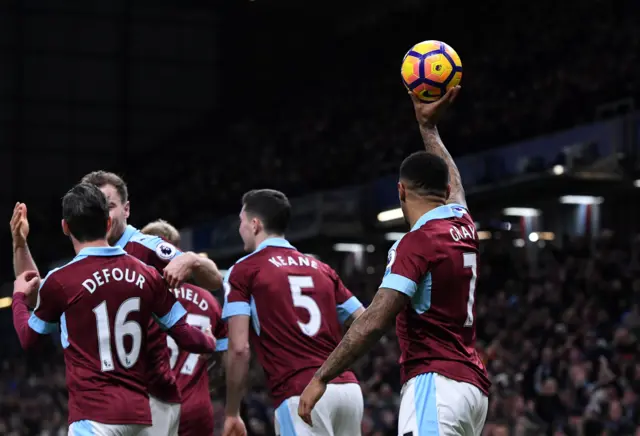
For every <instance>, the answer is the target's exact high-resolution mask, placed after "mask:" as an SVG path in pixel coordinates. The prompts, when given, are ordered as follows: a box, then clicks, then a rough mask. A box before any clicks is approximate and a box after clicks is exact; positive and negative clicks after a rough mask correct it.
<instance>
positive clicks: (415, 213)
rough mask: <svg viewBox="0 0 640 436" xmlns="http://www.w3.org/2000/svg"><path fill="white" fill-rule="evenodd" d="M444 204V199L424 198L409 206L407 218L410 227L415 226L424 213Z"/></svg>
mask: <svg viewBox="0 0 640 436" xmlns="http://www.w3.org/2000/svg"><path fill="white" fill-rule="evenodd" d="M444 205H445V203H444V202H443V201H442V200H423V201H420V202H416V203H415V204H413V205H411V207H408V208H407V209H408V213H407V215H408V216H407V219H408V221H409V228H413V226H415V225H416V222H417V221H418V220H419V219H420V218H422V216H423V215H424V214H426V213H429V212H431V211H432V210H433V209H435V208H437V207H440V206H444Z"/></svg>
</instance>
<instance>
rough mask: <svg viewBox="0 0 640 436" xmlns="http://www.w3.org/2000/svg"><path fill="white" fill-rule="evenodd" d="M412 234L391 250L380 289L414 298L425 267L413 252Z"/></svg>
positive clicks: (398, 242)
mask: <svg viewBox="0 0 640 436" xmlns="http://www.w3.org/2000/svg"><path fill="white" fill-rule="evenodd" d="M411 237H412V236H411V233H408V234H407V235H405V236H404V237H403V238H402V239H400V240H399V241H397V242H396V243H395V244H393V246H392V247H391V249H390V250H389V255H388V257H387V267H386V269H385V272H384V278H383V279H382V283H381V284H380V288H387V289H393V290H395V291H398V292H401V293H403V294H405V295H407V296H408V297H410V298H413V296H414V295H415V293H416V291H417V290H418V283H419V282H420V280H421V278H422V276H423V275H424V273H423V270H424V268H425V266H423V265H421V263H422V262H421V259H420V257H419V256H417V255H416V254H415V253H414V252H413V251H414V250H412V240H411Z"/></svg>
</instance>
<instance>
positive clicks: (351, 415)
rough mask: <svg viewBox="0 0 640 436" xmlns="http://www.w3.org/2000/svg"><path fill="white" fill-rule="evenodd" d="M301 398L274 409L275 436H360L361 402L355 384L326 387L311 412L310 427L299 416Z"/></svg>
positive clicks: (288, 400)
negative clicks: (311, 422)
mask: <svg viewBox="0 0 640 436" xmlns="http://www.w3.org/2000/svg"><path fill="white" fill-rule="evenodd" d="M299 402H300V397H299V396H298V397H291V398H288V399H286V400H285V401H283V402H282V404H280V406H278V408H277V409H276V419H275V427H276V435H278V436H360V434H361V432H362V413H363V409H364V400H363V399H362V390H361V389H360V385H359V384H357V383H346V384H329V385H328V386H327V391H326V392H325V393H324V396H323V397H322V398H321V399H320V401H318V404H316V407H315V408H314V409H313V411H312V412H311V420H312V421H313V427H309V426H308V425H307V424H306V423H305V422H304V421H303V420H302V418H300V416H298V403H299Z"/></svg>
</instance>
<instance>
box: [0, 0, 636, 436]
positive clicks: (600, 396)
mask: <svg viewBox="0 0 640 436" xmlns="http://www.w3.org/2000/svg"><path fill="white" fill-rule="evenodd" d="M258 3H259V2H258ZM408 3H411V2H409V1H405V2H398V4H403V5H406V4H408ZM419 3H420V4H419ZM422 3H425V4H424V5H422ZM426 3H428V2H415V4H414V8H417V9H420V8H427V5H426ZM461 7H463V8H464V14H462V13H460V14H458V13H457V12H456V11H458V12H460V11H459V10H458V9H456V8H461ZM451 8H453V10H454V12H452V11H451V10H450V9H449V8H444V9H446V10H433V11H429V14H428V15H429V17H430V19H429V26H430V27H431V26H433V29H427V30H428V31H429V32H427V33H428V34H425V30H424V29H421V31H420V32H417V33H414V34H413V36H411V38H414V37H415V41H413V40H412V41H409V44H408V45H410V44H411V43H412V42H417V41H419V40H420V38H422V39H426V37H433V38H438V39H443V40H445V41H447V42H449V43H450V44H451V45H452V46H453V47H454V48H455V49H456V50H457V51H458V52H459V54H460V55H461V57H462V61H463V64H464V69H465V70H464V71H465V76H464V77H463V81H462V84H463V87H464V90H463V93H461V97H460V100H459V101H458V102H456V110H455V114H454V117H452V118H450V119H446V120H444V121H443V123H442V127H441V132H442V135H443V138H444V140H445V143H446V144H447V145H448V146H449V147H450V149H451V150H452V152H453V154H454V155H461V154H465V153H470V152H473V151H478V150H482V149H488V148H493V147H496V146H499V145H504V144H506V143H509V142H512V141H516V140H518V139H522V138H527V137H531V136H535V135H539V134H543V133H547V132H549V131H552V130H555V129H559V128H565V127H571V126H573V125H575V124H578V123H583V122H588V121H592V120H593V119H594V118H595V117H596V116H597V108H598V106H599V105H602V104H606V103H610V102H613V101H617V100H619V99H624V98H627V97H632V98H638V97H639V96H640V95H639V93H640V89H639V78H640V70H639V69H640V59H638V56H639V53H640V27H639V26H637V23H638V20H639V18H640V17H639V16H638V14H640V12H639V11H640V9H638V8H637V7H635V8H634V3H633V2H632V1H631V0H621V1H618V2H609V1H604V0H591V1H586V2H557V1H550V0H542V1H541V2H511V3H507V2H502V1H499V0H489V1H485V2H476V3H467V4H464V5H462V6H460V5H451ZM594 11H597V13H594ZM392 12H393V11H392ZM422 12H423V13H422V14H420V13H412V12H407V11H395V12H394V13H389V14H388V16H386V17H385V18H384V21H376V25H379V26H390V27H391V28H398V29H400V28H408V27H412V26H414V25H415V27H416V28H421V27H423V26H424V20H422V18H420V17H422V16H424V13H426V12H425V11H424V10H423V11H422ZM468 17H472V18H468ZM249 18H250V17H248V18H247V19H248V20H249ZM274 19H275V18H274ZM281 19H282V20H284V19H285V18H284V17H281ZM421 20H422V21H421ZM263 21H264V23H262V25H265V26H266V25H267V24H269V26H271V27H270V28H269V29H270V30H268V31H267V32H266V33H265V32H261V31H259V28H258V27H257V26H259V25H260V23H259V21H258V20H256V21H255V23H254V22H252V23H251V24H250V25H249V24H248V25H247V26H246V27H247V28H254V30H255V32H251V33H255V34H256V35H261V37H265V38H267V37H269V38H275V37H274V36H272V35H271V34H270V33H273V34H275V33H277V31H278V29H277V26H276V25H275V24H274V21H270V20H263ZM442 23H445V24H446V26H445V27H443V24H442ZM523 23H526V25H524V24H523ZM292 25H293V24H292ZM438 26H440V27H438ZM325 30H326V28H325ZM432 30H436V31H434V33H431V31H432ZM357 32H358V37H357V38H355V37H353V36H350V35H348V34H342V35H341V36H340V38H341V39H340V41H336V43H335V44H331V54H330V56H331V57H329V54H327V53H324V54H323V53H318V55H317V56H299V58H300V59H299V62H301V63H305V65H309V68H308V71H309V75H308V76H305V77H297V78H296V77H290V76H287V75H286V74H285V71H284V69H283V70H282V71H279V70H277V66H274V67H273V68H274V69H275V70H274V71H275V72H272V73H271V74H269V73H267V72H265V73H264V74H258V75H249V76H248V77H249V78H250V79H251V81H252V82H253V83H254V86H253V87H251V92H252V93H256V94H259V93H260V92H261V91H260V90H263V91H264V94H263V95H260V98H256V99H252V100H250V101H247V100H243V101H242V102H241V106H242V108H241V109H242V113H241V116H237V117H236V116H235V114H236V112H234V117H233V119H232V120H230V121H229V122H228V123H226V125H225V126H224V128H220V129H218V128H215V129H212V128H209V127H208V126H209V124H210V123H211V120H210V119H209V118H203V121H202V127H201V128H197V127H196V128H189V129H188V130H187V131H184V132H177V133H176V136H175V137H173V138H168V139H167V142H166V144H165V145H164V146H162V147H160V146H159V147H158V148H157V150H156V151H157V152H156V153H154V154H155V157H154V156H146V159H148V162H149V165H145V166H143V167H141V168H135V172H133V171H130V172H128V173H127V174H126V176H127V179H128V181H129V183H130V185H131V193H132V202H133V206H134V210H135V212H134V216H135V217H136V222H134V223H135V224H141V223H144V222H146V221H149V220H152V219H157V218H158V217H162V218H164V219H167V220H169V221H171V222H173V223H174V224H176V225H178V226H183V225H185V226H186V225H192V224H194V223H197V222H199V221H203V220H207V219H211V217H212V216H215V215H218V214H222V213H229V212H235V211H236V209H237V208H238V206H239V200H240V197H241V194H242V193H243V192H244V191H246V190H247V189H249V188H255V187H263V186H268V187H272V188H276V189H282V190H284V191H285V192H287V194H288V195H290V196H295V195H296V194H302V193H306V192H309V191H310V190H316V189H329V188H334V187H341V186H346V185H349V184H352V183H360V182H363V181H366V180H371V179H372V178H374V177H377V176H379V175H382V174H387V173H389V172H394V171H396V169H397V167H398V164H399V162H400V161H401V160H402V158H403V157H405V156H406V155H407V154H408V153H409V152H411V151H414V150H416V149H419V147H420V145H419V136H418V132H417V128H416V126H415V121H414V119H413V116H412V111H411V108H410V103H409V100H408V98H406V97H405V96H404V95H403V90H402V88H401V86H402V85H401V84H400V79H399V74H398V73H399V63H400V60H401V54H402V53H399V52H398V50H400V52H402V50H406V49H408V48H409V47H408V46H407V38H408V35H407V32H398V38H401V40H400V41H392V40H385V41H384V42H383V41H380V40H379V39H380V37H378V36H376V33H380V32H378V28H375V26H372V28H366V26H365V27H363V28H359V29H357ZM384 35H385V37H386V38H388V37H389V33H384ZM469 35H473V37H469ZM241 37H242V35H240V36H238V38H241ZM245 37H246V36H245ZM315 37H316V38H330V36H327V35H326V34H320V33H319V34H318V35H316V36H315ZM310 38H313V37H312V36H310ZM365 40H366V41H370V44H368V45H364V44H363V43H362V41H365ZM307 43H308V44H307V48H309V47H311V46H312V45H313V41H307ZM278 44H282V46H283V47H284V49H283V51H285V50H290V51H291V50H293V46H287V45H286V41H285V39H283V40H282V41H278ZM291 44H293V42H291ZM323 46H327V44H326V43H325V44H324V45H323ZM318 47H320V45H318ZM319 50H321V49H320V48H319ZM325 51H326V49H325ZM255 56H256V57H258V59H260V56H265V57H266V56H275V55H274V54H273V53H256V54H255ZM280 56H283V55H280ZM323 56H324V57H323ZM247 58H248V59H246V60H242V59H236V61H237V62H248V61H249V60H250V61H252V62H254V63H255V62H256V60H255V59H253V58H252V57H247ZM249 58H251V59H249ZM280 60H281V61H282V62H281V64H282V65H285V66H286V61H287V58H286V57H283V58H282V59H280ZM289 61H290V59H289ZM314 62H315V64H313V63H314ZM259 64H260V63H259V62H258V65H259ZM238 68H239V69H240V67H238ZM256 68H257V67H255V65H254V67H252V68H250V69H247V71H251V74H254V73H255V70H256ZM282 68H284V66H283V67H282ZM239 74H240V73H239ZM247 74H248V73H247ZM305 81H306V82H305ZM271 82H274V83H280V85H283V86H284V85H287V86H286V88H287V89H291V90H293V91H292V92H290V93H282V92H279V93H276V94H277V95H274V94H273V92H272V94H269V93H270V90H271V91H273V90H274V89H276V90H277V89H280V90H282V89H284V88H283V87H278V86H271ZM256 90H258V91H256ZM177 144H179V147H181V148H182V147H185V148H188V150H189V153H180V158H179V160H176V161H175V162H172V167H171V177H158V176H159V174H158V168H165V167H166V161H167V156H172V155H173V154H175V152H173V150H175V148H176V145H177ZM212 144H215V147H214V146H212ZM165 148H166V151H167V153H165V152H163V150H164V149H165ZM172 153H173V154H172ZM153 159H158V162H156V163H157V165H155V164H154V161H153ZM131 161H134V159H131ZM150 180H152V181H153V183H150V182H149V181H150ZM53 203H55V205H53ZM58 203H59V200H58V199H57V198H56V199H52V206H51V210H59V205H58ZM33 223H34V228H38V229H39V231H40V233H42V231H47V229H49V231H50V232H51V233H52V234H58V233H59V229H58V222H57V221H56V220H51V219H50V216H49V215H44V214H42V215H41V216H33ZM615 236H616V235H612V234H609V235H608V236H607V237H603V238H601V239H600V240H598V241H597V243H596V244H594V245H588V244H586V242H585V241H579V240H576V241H565V243H564V244H562V248H560V247H558V246H553V245H547V246H546V247H545V248H543V249H541V251H540V254H539V257H537V258H536V259H530V258H529V259H528V258H526V257H525V251H524V250H521V251H518V252H517V253H516V254H514V253H513V248H512V247H507V246H502V245H499V244H498V245H496V244H497V243H496V241H493V242H490V243H487V244H484V247H483V250H484V252H483V254H482V266H481V269H480V275H481V277H480V280H479V282H478V283H479V284H478V290H477V295H478V296H477V313H478V314H477V320H478V348H479V350H480V352H481V353H482V355H483V356H484V359H485V362H486V364H487V367H488V369H489V372H490V373H491V376H492V380H493V388H492V393H491V400H490V412H489V417H488V420H487V426H486V429H485V434H486V435H487V436H504V435H518V436H527V435H531V436H538V435H547V434H548V435H553V436H561V435H566V436H574V435H575V436H591V435H594V436H596V435H597V436H602V435H607V436H627V435H628V436H632V435H639V436H640V427H639V426H640V399H639V397H638V396H639V395H640V357H639V356H640V349H639V348H638V347H639V344H638V341H637V338H638V335H639V334H640V306H639V304H640V243H638V242H637V241H629V240H621V239H622V238H620V239H618V238H616V237H615ZM617 236H621V232H619V233H618V234H617ZM40 239H41V240H42V241H50V239H48V238H44V237H43V238H40ZM59 250H60V247H59V246H58V244H49V243H48V242H45V243H43V245H41V246H35V250H34V252H35V253H37V254H38V255H39V256H41V257H43V258H44V259H45V260H54V259H53V258H51V257H52V256H55V255H59ZM379 267H380V265H376V270H379V269H380V268H379ZM380 277H381V272H380V274H378V273H376V274H362V275H360V274H357V273H354V274H352V275H351V276H349V277H345V281H346V282H347V284H348V285H349V286H350V288H351V289H352V290H353V292H354V294H356V295H358V296H359V297H360V298H361V299H362V300H363V301H365V302H367V301H370V299H371V297H372V295H373V292H375V289H376V287H377V284H378V280H379V278H380ZM3 312H5V313H0V318H1V317H3V316H5V317H6V315H7V312H9V310H8V309H5V310H3ZM0 321H1V320H0ZM0 326H1V327H2V331H3V332H4V333H5V337H6V336H7V335H8V336H11V337H12V340H13V336H14V333H13V332H11V330H10V329H11V327H10V323H9V324H7V323H6V322H4V323H1V324H0ZM13 344H14V345H13V347H14V348H11V350H12V351H11V352H9V351H8V349H7V348H5V349H4V350H0V356H2V358H1V359H2V360H1V361H0V368H1V369H0V435H7V436H31V435H34V436H36V435H37V436H54V435H56V436H57V435H63V434H66V417H67V410H66V390H65V388H64V363H63V360H62V356H61V352H60V348H59V346H57V345H53V344H52V345H50V346H48V347H45V348H44V349H43V350H42V351H41V352H40V353H36V354H34V355H31V356H26V355H25V354H24V353H23V352H21V351H19V350H17V349H15V340H13ZM2 352H4V354H3V353H2ZM397 359H398V349H397V341H396V339H395V337H394V334H393V332H390V333H389V334H388V335H387V336H386V337H385V338H384V339H383V340H382V341H381V342H380V343H379V344H378V345H376V346H375V347H374V349H372V350H371V354H370V357H368V358H366V359H362V360H361V361H360V362H358V363H357V365H356V371H357V374H358V376H359V378H360V380H361V383H362V388H363V391H364V393H365V401H366V410H365V417H364V422H363V430H364V435H366V436H388V435H394V436H395V435H396V423H395V421H396V418H397V410H398V405H399V392H400V388H401V386H400V381H399V371H398V367H397V363H396V362H397ZM255 368H256V369H255V371H254V373H253V375H252V389H251V391H250V393H249V394H248V396H247V397H246V404H245V408H244V413H245V417H246V421H247V423H248V426H249V428H250V431H251V432H252V434H253V435H256V436H266V435H272V434H273V433H272V431H273V430H272V429H273V425H272V423H273V410H272V408H271V402H270V400H269V399H268V395H267V393H266V391H265V389H264V384H263V379H262V375H261V371H260V370H259V369H258V367H257V365H255ZM212 398H213V401H214V405H215V410H216V422H217V423H218V424H220V423H221V422H222V416H221V414H222V402H221V401H222V400H221V399H222V398H223V390H222V389H221V388H220V386H219V383H213V386H212Z"/></svg>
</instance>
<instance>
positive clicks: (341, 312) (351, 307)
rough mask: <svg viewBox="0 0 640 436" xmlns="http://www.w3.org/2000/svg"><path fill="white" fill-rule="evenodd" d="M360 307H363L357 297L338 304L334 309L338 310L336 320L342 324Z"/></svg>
mask: <svg viewBox="0 0 640 436" xmlns="http://www.w3.org/2000/svg"><path fill="white" fill-rule="evenodd" d="M361 307H363V305H362V303H361V302H360V300H358V298H357V297H351V298H349V299H348V300H347V301H345V302H344V303H342V304H338V306H337V307H336V309H337V310H338V320H339V321H340V324H344V323H345V322H346V321H347V320H348V319H349V317H350V316H351V315H353V314H354V313H355V312H356V311H357V310H358V309H360V308H361Z"/></svg>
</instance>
